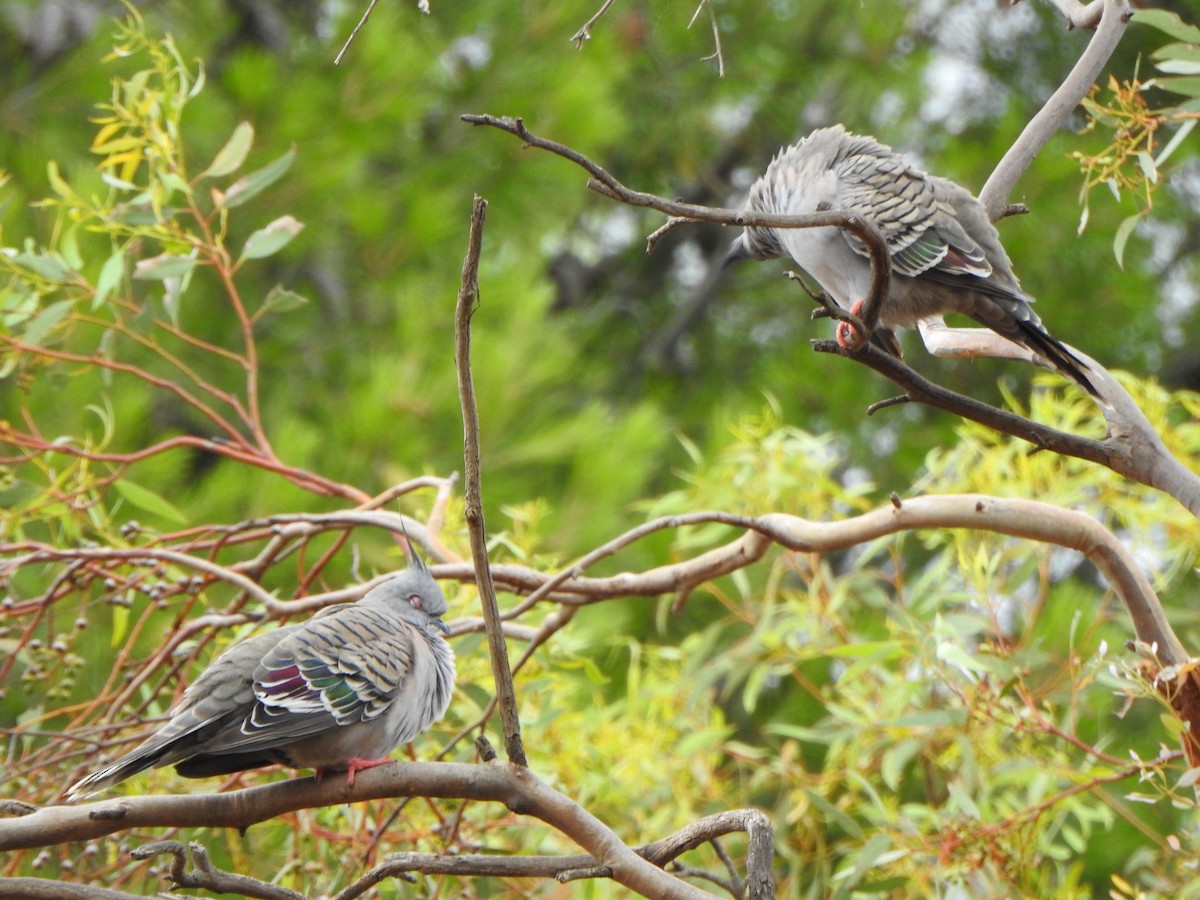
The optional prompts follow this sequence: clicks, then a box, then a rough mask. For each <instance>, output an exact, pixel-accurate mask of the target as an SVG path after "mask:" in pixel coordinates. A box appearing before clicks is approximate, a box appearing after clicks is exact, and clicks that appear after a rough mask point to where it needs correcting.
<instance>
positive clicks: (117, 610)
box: [112, 604, 129, 648]
mask: <svg viewBox="0 0 1200 900" xmlns="http://www.w3.org/2000/svg"><path fill="white" fill-rule="evenodd" d="M112 611H113V624H112V646H113V647H114V648H116V647H119V646H121V642H122V641H123V640H125V635H127V634H128V633H129V607H128V606H125V605H124V604H113V608H112Z"/></svg>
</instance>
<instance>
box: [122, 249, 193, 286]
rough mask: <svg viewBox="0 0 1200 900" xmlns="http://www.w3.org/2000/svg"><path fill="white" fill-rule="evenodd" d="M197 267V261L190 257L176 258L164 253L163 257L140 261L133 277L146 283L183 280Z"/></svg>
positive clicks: (134, 268)
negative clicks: (167, 279) (170, 279)
mask: <svg viewBox="0 0 1200 900" xmlns="http://www.w3.org/2000/svg"><path fill="white" fill-rule="evenodd" d="M195 266H196V260H194V259H193V258H192V257H190V256H175V255H173V254H170V253H164V254H163V255H162V256H152V257H150V258H149V259H140V260H138V262H137V265H135V266H134V267H133V277H134V278H140V279H142V280H144V281H162V280H163V279H165V278H182V277H183V276H184V275H187V274H188V273H189V272H191V271H192V269H193V268H195Z"/></svg>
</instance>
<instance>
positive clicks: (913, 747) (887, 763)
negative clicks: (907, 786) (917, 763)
mask: <svg viewBox="0 0 1200 900" xmlns="http://www.w3.org/2000/svg"><path fill="white" fill-rule="evenodd" d="M920 751H921V742H920V741H917V740H914V739H913V738H907V739H905V740H903V741H901V742H900V743H898V744H896V745H895V746H894V747H892V748H891V749H889V750H888V751H887V752H886V753H884V754H883V763H882V764H881V765H880V767H879V774H880V775H881V776H882V777H883V783H884V784H886V785H887V786H888V787H889V788H891V789H892V790H893V791H898V790H899V789H900V779H901V778H902V777H903V776H904V769H905V767H906V766H907V765H908V764H909V762H910V761H911V760H912V758H913V757H914V756H916V755H917V754H918V753H919V752H920Z"/></svg>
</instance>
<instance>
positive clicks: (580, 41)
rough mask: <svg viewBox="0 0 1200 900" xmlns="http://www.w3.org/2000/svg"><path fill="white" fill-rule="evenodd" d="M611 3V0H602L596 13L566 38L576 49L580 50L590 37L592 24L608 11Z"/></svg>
mask: <svg viewBox="0 0 1200 900" xmlns="http://www.w3.org/2000/svg"><path fill="white" fill-rule="evenodd" d="M612 5H613V0H604V4H603V5H602V6H601V7H600V9H598V10H597V11H596V14H595V15H594V16H592V17H591V18H590V19H588V20H587V21H586V22H584V23H583V27H582V28H580V29H579V30H578V31H577V32H575V33H574V34H573V35H571V37H570V38H568V40H569V41H570V42H571V43H573V44H574V45H575V49H576V50H582V49H583V45H584V44H585V43H587V42H588V41H590V40H591V39H592V26H593V25H595V24H596V23H597V22H599V21H600V18H601V17H602V16H603V15H604V14H605V13H606V12H608V8H609V7H610V6H612Z"/></svg>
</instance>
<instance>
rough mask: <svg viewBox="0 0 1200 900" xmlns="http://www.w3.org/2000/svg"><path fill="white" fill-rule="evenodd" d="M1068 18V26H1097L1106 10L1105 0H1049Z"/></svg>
mask: <svg viewBox="0 0 1200 900" xmlns="http://www.w3.org/2000/svg"><path fill="white" fill-rule="evenodd" d="M1047 2H1048V3H1050V4H1051V5H1052V6H1054V7H1055V8H1056V9H1057V10H1058V11H1059V12H1060V13H1062V14H1063V15H1064V16H1066V18H1067V27H1068V28H1088V29H1091V28H1095V27H1096V26H1097V25H1099V24H1100V16H1101V14H1102V13H1103V12H1104V0H1092V2H1091V3H1080V2H1079V0H1047Z"/></svg>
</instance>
